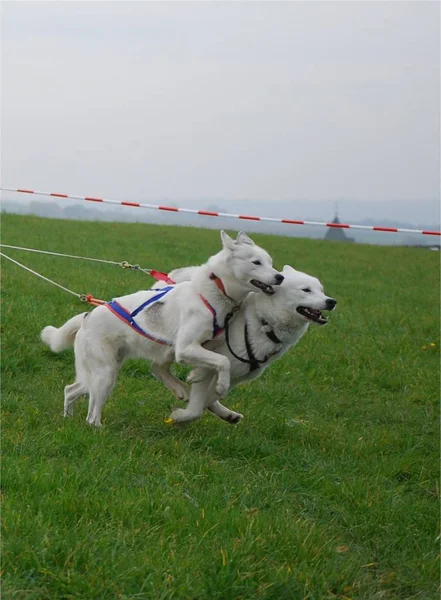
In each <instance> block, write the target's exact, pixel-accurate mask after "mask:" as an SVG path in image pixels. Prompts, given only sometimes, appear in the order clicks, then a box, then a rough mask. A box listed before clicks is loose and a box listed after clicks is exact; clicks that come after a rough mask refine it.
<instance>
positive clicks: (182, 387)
mask: <svg viewBox="0 0 441 600" xmlns="http://www.w3.org/2000/svg"><path fill="white" fill-rule="evenodd" d="M171 364H172V363H166V364H163V365H160V364H158V363H153V364H152V373H153V375H154V376H155V377H156V378H157V379H159V381H161V382H162V383H163V384H164V385H165V387H166V388H168V389H169V390H170V391H171V392H172V393H173V394H174V395H175V396H176V398H178V400H187V399H188V396H189V387H188V385H186V384H185V383H184V382H183V381H181V380H180V379H177V378H176V377H175V376H174V375H172V374H171V373H170V367H171Z"/></svg>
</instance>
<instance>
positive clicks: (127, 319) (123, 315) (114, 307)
mask: <svg viewBox="0 0 441 600" xmlns="http://www.w3.org/2000/svg"><path fill="white" fill-rule="evenodd" d="M155 273H156V271H155ZM160 275H161V277H157V276H156V277H155V278H156V279H161V280H163V281H167V283H170V284H172V285H169V286H167V287H164V288H161V289H160V290H155V289H153V290H152V291H153V292H158V294H156V296H152V297H151V298H149V299H148V300H146V301H145V302H143V303H142V304H141V305H140V306H138V308H135V310H134V311H132V312H129V311H128V310H127V309H126V308H124V306H122V305H121V304H120V303H119V302H117V301H116V300H113V301H112V302H108V303H106V304H105V305H104V306H106V307H107V308H108V309H109V310H110V311H111V312H112V313H113V314H114V315H115V316H116V317H118V319H120V320H121V321H124V323H126V324H127V325H128V326H129V327H131V328H132V329H133V331H136V333H139V334H140V335H142V336H143V337H145V338H147V339H148V340H150V341H152V342H156V343H157V344H163V345H165V346H173V344H172V343H171V342H168V341H167V340H164V339H162V338H158V337H156V336H154V335H152V334H151V333H148V332H147V331H145V330H144V329H142V327H140V326H139V325H138V323H137V322H136V321H135V317H136V315H138V314H139V313H140V312H141V311H142V310H144V309H145V308H147V307H148V306H151V305H152V304H154V303H155V302H158V301H159V300H161V299H162V298H163V297H164V296H165V295H166V294H168V293H169V292H170V291H171V290H173V289H174V286H175V282H174V281H173V280H172V279H170V278H169V277H168V276H167V275H165V276H164V274H163V273H160ZM210 279H211V280H213V281H214V282H215V284H216V285H217V287H218V288H219V289H220V290H221V291H222V293H223V294H225V296H227V298H229V296H228V295H227V293H226V292H225V288H224V285H223V283H222V280H221V279H219V277H217V276H216V275H215V274H214V273H211V274H210ZM199 297H200V299H201V300H202V302H203V303H204V304H205V306H206V307H207V308H208V310H209V311H210V312H211V314H212V315H213V335H212V338H211V339H213V338H215V337H216V336H218V335H220V334H221V333H223V332H224V328H223V327H221V326H220V325H219V323H218V320H217V313H216V310H215V308H214V307H213V306H212V305H211V304H210V303H209V302H208V300H207V299H206V298H204V296H202V294H199ZM233 314H234V312H230V313H228V315H227V316H226V317H225V323H227V320H229V319H231V317H232V316H233Z"/></svg>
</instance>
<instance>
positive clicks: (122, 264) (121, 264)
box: [0, 244, 151, 275]
mask: <svg viewBox="0 0 441 600" xmlns="http://www.w3.org/2000/svg"><path fill="white" fill-rule="evenodd" d="M0 246H1V247H2V248H13V249H14V250H25V251H26V252H36V253H38V254H49V255H51V256H62V257H66V258H79V259H81V260H90V261H94V262H100V263H106V264H109V265H117V266H118V267H123V268H124V269H134V270H136V271H142V272H143V273H146V274H147V275H149V274H150V271H151V269H142V268H141V267H140V266H139V265H131V264H130V263H128V262H127V261H126V260H123V261H119V262H118V261H114V260H105V259H103V258H90V257H88V256H76V255H75V254H62V253H61V252H49V251H48V250H37V249H36V248H24V247H22V246H11V245H9V244H0Z"/></svg>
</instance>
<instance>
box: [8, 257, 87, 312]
mask: <svg viewBox="0 0 441 600" xmlns="http://www.w3.org/2000/svg"><path fill="white" fill-rule="evenodd" d="M0 256H3V258H7V259H8V260H10V261H11V262H13V263H15V264H16V265H18V266H19V267H21V268H22V269H25V270H26V271H29V273H32V274H33V275H36V276H37V277H40V279H44V281H47V282H49V283H52V284H53V285H56V286H57V287H58V288H60V289H62V290H64V291H65V292H69V294H72V295H73V296H76V297H77V298H79V299H80V300H82V299H83V294H78V293H77V292H73V291H72V290H70V289H69V288H67V287H64V285H60V284H59V283H56V282H55V281H52V279H49V277H45V276H44V275H41V274H40V273H37V271H33V270H32V269H30V268H29V267H27V266H26V265H22V264H21V263H20V262H18V260H14V259H13V258H11V257H10V256H7V255H6V254H4V253H3V252H0Z"/></svg>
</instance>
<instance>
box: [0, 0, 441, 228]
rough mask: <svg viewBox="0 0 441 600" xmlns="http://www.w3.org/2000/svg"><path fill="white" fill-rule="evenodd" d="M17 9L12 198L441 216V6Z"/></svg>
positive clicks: (5, 110)
mask: <svg viewBox="0 0 441 600" xmlns="http://www.w3.org/2000/svg"><path fill="white" fill-rule="evenodd" d="M2 10H3V15H2V90H1V108H2V140H1V142H2V144H1V150H2V154H1V166H2V185H4V186H7V187H30V188H34V189H42V190H48V191H61V192H65V191H66V192H70V193H74V194H75V193H77V194H86V195H87V194H89V195H103V196H107V197H110V198H116V199H118V198H129V197H131V198H137V199H140V200H149V199H150V200H154V199H163V198H168V199H173V200H175V201H177V202H179V203H180V204H181V205H183V201H184V200H185V199H187V198H191V199H201V201H203V202H204V203H205V204H206V203H207V202H208V200H209V199H219V198H225V199H236V198H241V199H244V198H247V199H250V201H251V200H264V199H268V200H271V199H277V200H286V201H289V200H295V199H303V200H305V199H306V200H310V201H313V200H330V201H334V200H336V199H342V198H343V199H350V200H351V201H352V202H354V203H356V202H361V201H366V200H375V201H379V200H396V201H397V202H400V201H413V202H415V206H417V205H418V202H421V201H423V200H425V201H427V202H425V203H422V204H421V207H422V208H421V210H422V211H424V210H426V209H427V210H429V212H431V216H429V214H427V215H424V214H422V215H421V218H422V220H424V217H427V218H433V214H435V213H436V211H437V210H438V209H437V208H436V207H438V203H439V161H440V151H439V138H440V117H439V113H440V107H439V103H440V98H439V90H440V58H439V42H440V24H439V11H440V6H439V3H438V2H421V1H418V2H400V1H398V2H392V1H389V2H368V1H364V2H363V1H358V2H357V1H349V2H340V1H326V2H297V1H293V2H271V1H268V2H127V1H125V2H13V1H6V2H3V7H2ZM427 207H431V208H427ZM433 211H435V212H433ZM300 216H301V215H300Z"/></svg>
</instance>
